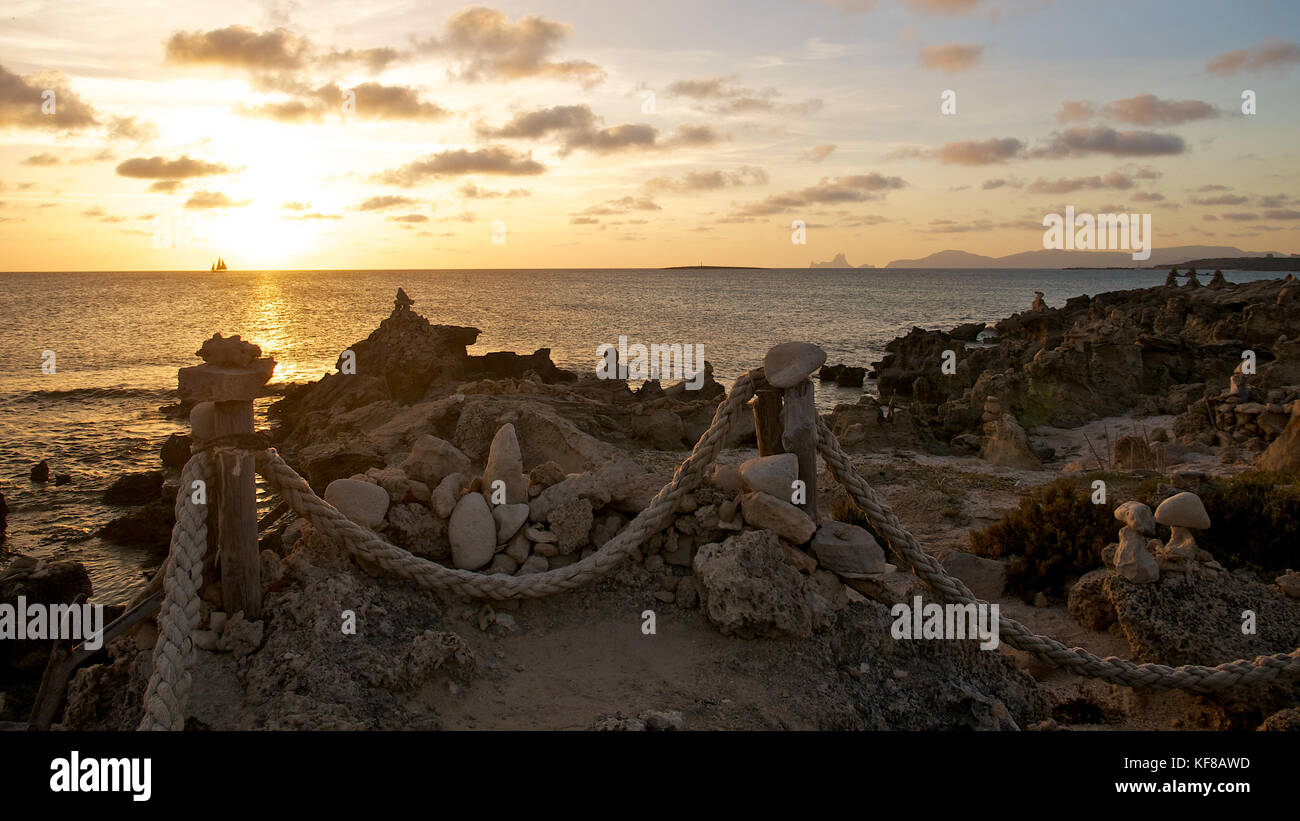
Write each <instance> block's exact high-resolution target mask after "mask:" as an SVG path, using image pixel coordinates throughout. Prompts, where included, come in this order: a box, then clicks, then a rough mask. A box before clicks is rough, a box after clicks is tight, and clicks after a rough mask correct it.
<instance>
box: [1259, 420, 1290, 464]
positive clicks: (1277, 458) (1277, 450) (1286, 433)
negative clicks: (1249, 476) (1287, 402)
mask: <svg viewBox="0 0 1300 821" xmlns="http://www.w3.org/2000/svg"><path fill="white" fill-rule="evenodd" d="M1255 467H1257V468H1259V469H1260V470H1262V471H1273V472H1277V473H1294V472H1295V471H1300V415H1293V416H1292V417H1291V418H1290V420H1289V421H1288V422H1287V423H1286V427H1285V428H1283V429H1282V432H1281V433H1280V434H1279V435H1278V437H1277V439H1275V440H1273V443H1272V444H1271V445H1269V446H1268V449H1267V450H1265V451H1264V452H1263V453H1261V454H1260V455H1259V458H1258V459H1257V460H1256V462H1255Z"/></svg>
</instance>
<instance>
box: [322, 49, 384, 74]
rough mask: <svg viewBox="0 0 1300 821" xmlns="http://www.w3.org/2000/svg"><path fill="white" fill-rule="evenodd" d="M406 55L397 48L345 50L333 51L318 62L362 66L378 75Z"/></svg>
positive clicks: (327, 64)
mask: <svg viewBox="0 0 1300 821" xmlns="http://www.w3.org/2000/svg"><path fill="white" fill-rule="evenodd" d="M404 56H405V55H403V54H402V52H400V51H398V50H397V49H395V48H388V47H386V46H385V47H382V48H363V49H351V48H350V49H345V50H343V51H337V50H334V51H331V52H330V53H329V54H326V55H324V56H323V57H321V58H320V59H319V60H318V61H317V62H318V63H319V64H320V65H322V66H336V65H348V64H355V65H362V66H365V67H366V68H367V69H369V70H370V72H371V73H372V74H378V73H379V72H381V71H383V70H384V69H385V68H387V67H388V66H389V65H391V64H392V63H395V62H397V61H398V60H401V59H402V58H403V57H404Z"/></svg>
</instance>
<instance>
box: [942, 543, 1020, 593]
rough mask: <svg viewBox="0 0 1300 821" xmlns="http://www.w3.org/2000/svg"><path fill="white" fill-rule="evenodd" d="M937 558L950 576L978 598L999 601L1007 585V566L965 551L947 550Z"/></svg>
mask: <svg viewBox="0 0 1300 821" xmlns="http://www.w3.org/2000/svg"><path fill="white" fill-rule="evenodd" d="M935 558H937V559H938V560H939V563H940V564H942V565H943V569H944V570H946V571H948V575H950V576H952V577H954V578H957V579H961V581H962V582H964V583H965V585H966V586H967V587H969V588H970V591H971V592H972V593H974V594H975V596H976V597H977V598H980V599H983V600H984V601H990V602H992V601H997V600H998V599H999V598H1001V597H1002V591H1003V589H1004V588H1005V587H1006V584H1007V566H1006V565H1005V564H1003V563H1002V562H999V561H996V560H994V559H986V558H984V557H983V556H976V555H974V554H972V553H967V552H966V551H964V550H947V551H943V552H940V553H938V554H937V555H936V556H935Z"/></svg>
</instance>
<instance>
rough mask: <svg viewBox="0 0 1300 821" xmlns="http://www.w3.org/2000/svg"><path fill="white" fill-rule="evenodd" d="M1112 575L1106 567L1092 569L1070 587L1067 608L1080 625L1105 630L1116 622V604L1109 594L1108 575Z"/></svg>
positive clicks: (1090, 628) (1071, 616)
mask: <svg viewBox="0 0 1300 821" xmlns="http://www.w3.org/2000/svg"><path fill="white" fill-rule="evenodd" d="M1108 575H1110V573H1109V571H1108V570H1106V568H1104V567H1099V568H1097V569H1096V570H1091V571H1089V572H1087V573H1084V574H1083V575H1082V576H1080V577H1079V580H1078V581H1077V582H1075V583H1074V587H1071V588H1070V594H1069V597H1068V598H1067V600H1066V608H1067V609H1068V610H1069V612H1070V618H1072V619H1074V620H1075V622H1077V623H1078V625H1079V626H1080V627H1085V628H1087V629H1089V630H1105V629H1106V628H1107V627H1110V626H1111V625H1112V624H1114V623H1115V619H1116V618H1117V616H1116V614H1115V605H1114V603H1113V602H1111V600H1110V596H1109V595H1108V594H1107V588H1106V577H1107V576H1108Z"/></svg>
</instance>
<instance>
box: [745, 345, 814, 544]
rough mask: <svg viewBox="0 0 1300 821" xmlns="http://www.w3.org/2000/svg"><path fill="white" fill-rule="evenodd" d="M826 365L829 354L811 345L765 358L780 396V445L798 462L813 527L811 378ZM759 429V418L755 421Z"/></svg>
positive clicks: (805, 505) (781, 347)
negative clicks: (779, 390) (780, 392)
mask: <svg viewBox="0 0 1300 821" xmlns="http://www.w3.org/2000/svg"><path fill="white" fill-rule="evenodd" d="M825 362H826V352H825V351H823V350H822V349H821V348H820V347H818V346H816V345H813V344H812V343H810V342H783V343H781V344H780V345H777V346H776V347H774V348H772V349H771V350H770V351H768V352H767V356H765V357H763V372H764V374H765V375H766V378H767V384H769V385H771V386H772V387H773V388H779V389H781V390H782V391H783V393H782V396H781V418H780V425H781V428H780V429H781V444H782V446H784V448H785V451H786V452H787V453H793V454H794V455H795V456H796V457H797V458H798V460H799V479H800V480H801V481H802V482H803V484H804V491H805V492H806V496H805V500H804V503H803V504H802V505H800V507H801V508H802V509H803V511H804V512H805V513H807V514H808V517H809V518H810V519H812V520H813V524H818V525H819V524H820V521H819V519H818V518H817V407H816V405H815V403H814V401H813V384H812V380H811V379H810V378H809V377H810V376H811V375H812V374H814V373H816V372H817V369H818V368H820V367H821V366H822V365H823V364H825ZM755 422H756V424H755V428H757V417H756V418H755Z"/></svg>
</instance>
